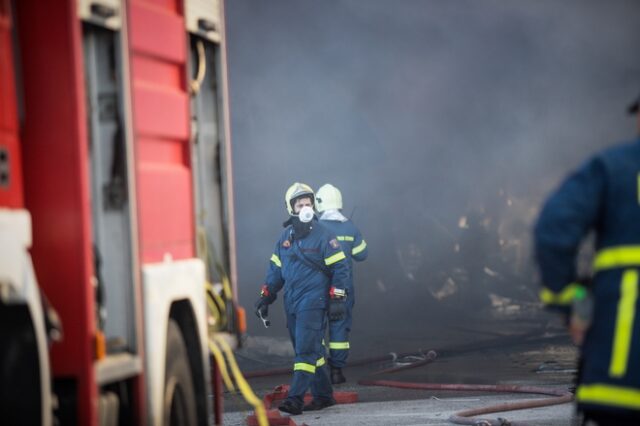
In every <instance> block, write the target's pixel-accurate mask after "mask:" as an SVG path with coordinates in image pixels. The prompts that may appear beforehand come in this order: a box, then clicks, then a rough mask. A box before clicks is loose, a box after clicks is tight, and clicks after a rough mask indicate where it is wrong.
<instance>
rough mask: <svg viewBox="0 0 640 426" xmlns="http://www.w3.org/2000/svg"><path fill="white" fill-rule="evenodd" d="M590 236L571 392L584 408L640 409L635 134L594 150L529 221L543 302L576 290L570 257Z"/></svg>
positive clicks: (639, 184) (638, 157)
mask: <svg viewBox="0 0 640 426" xmlns="http://www.w3.org/2000/svg"><path fill="white" fill-rule="evenodd" d="M591 230H594V231H595V234H596V243H595V244H596V256H595V259H594V264H593V272H594V276H593V282H592V284H591V287H590V289H589V291H590V292H591V294H592V296H593V299H594V314H593V319H592V322H591V326H590V328H589V330H588V332H587V334H586V336H585V342H584V344H583V347H582V369H581V374H580V377H579V382H580V384H579V386H578V389H577V393H576V399H577V401H578V404H579V405H580V406H582V407H583V408H589V409H605V410H618V411H634V412H640V362H638V360H639V359H640V315H638V314H637V312H638V307H639V303H638V300H639V299H638V274H639V271H640V139H638V140H636V141H635V142H634V143H630V144H626V145H621V146H616V147H614V148H611V149H608V150H606V151H604V152H601V153H599V154H598V155H596V156H594V157H593V158H592V159H590V160H589V161H587V162H586V164H584V165H583V166H582V167H581V168H579V169H578V170H577V171H576V172H575V173H573V174H572V175H570V176H569V177H568V178H567V179H566V180H565V182H564V183H563V184H562V185H561V186H560V188H559V189H558V190H557V191H556V192H555V193H554V194H552V196H551V197H550V198H549V199H548V201H547V202H546V204H545V206H544V208H543V209H542V212H541V214H540V217H539V219H538V222H537V224H536V226H535V231H534V238H535V254H536V260H537V262H538V264H539V267H540V271H541V274H542V281H543V285H544V288H543V290H542V292H541V298H542V300H543V302H544V303H546V304H548V305H556V306H560V305H568V304H570V303H571V302H572V301H573V298H574V296H575V295H576V294H577V293H578V292H579V291H584V290H581V289H580V287H579V286H578V285H577V284H574V281H575V279H576V270H575V262H576V256H577V252H578V248H579V245H580V242H581V241H582V239H583V238H584V237H585V236H586V235H587V234H588V233H589V232H590V231H591Z"/></svg>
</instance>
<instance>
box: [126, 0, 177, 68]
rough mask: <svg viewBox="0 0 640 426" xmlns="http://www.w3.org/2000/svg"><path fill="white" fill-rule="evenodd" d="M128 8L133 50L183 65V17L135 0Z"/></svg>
mask: <svg viewBox="0 0 640 426" xmlns="http://www.w3.org/2000/svg"><path fill="white" fill-rule="evenodd" d="M130 7H131V23H132V26H131V46H132V48H133V50H134V51H135V52H136V53H142V54H145V55H149V56H155V57H157V58H159V59H162V60H166V61H171V62H175V63H180V64H184V61H185V57H186V46H187V45H186V39H185V24H184V19H183V17H182V15H181V14H178V13H176V12H171V11H170V10H163V9H161V8H159V7H155V6H153V5H150V4H149V3H147V2H143V1H135V0H134V1H132V2H131V6H130Z"/></svg>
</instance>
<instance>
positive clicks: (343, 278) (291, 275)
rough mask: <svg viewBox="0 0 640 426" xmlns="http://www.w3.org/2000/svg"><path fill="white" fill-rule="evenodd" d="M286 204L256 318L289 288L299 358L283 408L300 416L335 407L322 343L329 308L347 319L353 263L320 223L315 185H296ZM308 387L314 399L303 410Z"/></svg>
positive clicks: (287, 303) (293, 337)
mask: <svg viewBox="0 0 640 426" xmlns="http://www.w3.org/2000/svg"><path fill="white" fill-rule="evenodd" d="M285 204H286V207H287V211H288V212H289V216H290V217H289V220H287V221H286V222H285V223H284V225H285V227H286V229H285V230H284V232H282V235H281V236H280V238H279V239H278V242H277V243H276V246H275V249H274V252H273V254H272V255H271V262H270V264H269V269H268V271H267V277H266V279H265V284H264V285H263V286H262V292H261V295H260V298H259V299H258V301H257V302H256V305H255V306H256V315H258V316H260V315H262V317H266V316H267V314H268V312H269V305H270V304H271V303H273V302H274V301H275V300H276V297H277V293H278V292H279V291H280V290H281V289H282V288H283V287H284V308H285V313H286V315H287V328H288V329H289V336H290V337H291V342H292V343H293V347H294V349H295V354H296V355H295V363H294V365H293V379H292V381H291V387H290V389H289V395H288V397H287V399H285V400H284V401H283V403H282V404H281V405H280V406H279V407H278V408H279V409H280V410H281V411H285V412H287V413H290V414H300V413H302V411H303V409H304V410H305V411H307V410H321V409H323V408H325V407H330V406H332V405H334V404H335V403H336V401H335V399H334V398H333V388H332V386H331V382H330V380H329V374H328V372H327V368H326V366H325V359H324V346H323V344H322V339H323V334H324V330H325V329H326V318H327V310H328V311H329V317H336V318H339V317H341V316H343V315H344V311H345V307H344V305H345V298H346V293H345V285H346V283H347V280H348V278H349V263H348V261H347V258H346V256H345V254H344V253H343V251H342V249H341V248H340V243H338V241H337V240H336V237H335V236H334V235H333V234H331V233H330V232H329V231H328V230H327V229H326V228H324V227H322V226H319V225H318V222H317V219H315V217H314V215H313V204H314V194H313V190H312V189H311V187H309V186H308V185H305V184H303V183H297V182H296V183H294V184H293V185H291V186H290V187H289V189H288V190H287V192H286V195H285ZM309 387H311V394H312V395H313V400H312V401H311V403H310V404H308V405H305V406H304V407H303V398H304V394H305V392H306V391H307V389H309Z"/></svg>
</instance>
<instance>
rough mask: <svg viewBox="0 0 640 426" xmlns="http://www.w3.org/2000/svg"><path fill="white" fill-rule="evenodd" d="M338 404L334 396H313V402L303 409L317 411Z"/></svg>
mask: <svg viewBox="0 0 640 426" xmlns="http://www.w3.org/2000/svg"><path fill="white" fill-rule="evenodd" d="M332 405H336V400H335V399H333V398H313V399H312V400H311V402H310V403H309V404H307V405H305V406H304V408H303V409H302V410H303V411H317V410H322V409H323V408H327V407H331V406H332Z"/></svg>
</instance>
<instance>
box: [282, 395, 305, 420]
mask: <svg viewBox="0 0 640 426" xmlns="http://www.w3.org/2000/svg"><path fill="white" fill-rule="evenodd" d="M278 410H280V411H284V412H285V413H289V414H292V415H294V416H295V415H296V414H302V407H300V406H299V405H298V404H296V403H295V402H293V401H291V400H290V399H285V400H284V401H282V404H280V405H279V406H278Z"/></svg>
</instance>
